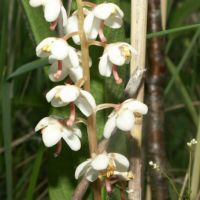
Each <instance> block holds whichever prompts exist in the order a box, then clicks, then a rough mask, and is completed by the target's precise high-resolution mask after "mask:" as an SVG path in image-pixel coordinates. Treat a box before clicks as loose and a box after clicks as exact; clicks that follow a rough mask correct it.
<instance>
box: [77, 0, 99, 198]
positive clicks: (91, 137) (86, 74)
mask: <svg viewBox="0 0 200 200" xmlns="http://www.w3.org/2000/svg"><path fill="white" fill-rule="evenodd" d="M76 2H77V6H78V19H79V20H78V21H79V24H78V26H79V36H80V42H81V54H82V55H81V56H82V58H81V60H82V67H83V80H84V89H85V90H86V91H88V92H90V71H89V45H88V41H87V39H86V36H85V33H84V30H83V23H84V13H83V2H82V0H76ZM87 132H88V142H89V150H90V156H91V157H93V156H94V155H95V154H96V153H98V152H97V138H96V116H95V114H92V115H91V116H89V117H88V119H87ZM93 189H94V199H95V200H101V187H100V184H99V182H98V181H95V183H94V187H93Z"/></svg>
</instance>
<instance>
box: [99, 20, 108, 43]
mask: <svg viewBox="0 0 200 200" xmlns="http://www.w3.org/2000/svg"><path fill="white" fill-rule="evenodd" d="M103 30H104V21H101V25H100V29H99V38H100V41H101V42H103V43H107V38H106V36H105V35H104V32H103Z"/></svg>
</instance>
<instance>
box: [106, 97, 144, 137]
mask: <svg viewBox="0 0 200 200" xmlns="http://www.w3.org/2000/svg"><path fill="white" fill-rule="evenodd" d="M147 111H148V107H147V106H146V105H145V104H144V103H142V102H140V101H137V100H134V99H128V100H126V101H124V102H123V103H122V104H121V105H120V106H119V108H118V109H117V110H114V111H113V112H112V113H111V114H110V115H109V117H108V121H107V122H106V124H105V127H104V133H103V135H104V137H105V138H109V137H110V136H111V134H113V133H114V132H115V130H116V128H119V129H120V130H122V131H130V130H131V129H132V128H133V126H134V122H135V115H136V116H137V115H138V114H139V115H145V114H146V113H147ZM134 114H135V115H134Z"/></svg>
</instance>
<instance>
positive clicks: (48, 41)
mask: <svg viewBox="0 0 200 200" xmlns="http://www.w3.org/2000/svg"><path fill="white" fill-rule="evenodd" d="M55 40H56V38H55V37H48V38H45V39H44V40H42V41H41V42H40V43H39V44H38V45H37V47H36V55H37V56H38V57H47V56H49V55H50V52H45V51H43V50H42V48H43V47H44V46H46V45H48V46H51V45H52V44H53V43H54V42H55Z"/></svg>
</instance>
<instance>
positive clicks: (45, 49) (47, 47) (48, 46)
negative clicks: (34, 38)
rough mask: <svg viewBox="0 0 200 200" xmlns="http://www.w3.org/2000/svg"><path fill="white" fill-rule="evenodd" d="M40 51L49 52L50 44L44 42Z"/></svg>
mask: <svg viewBox="0 0 200 200" xmlns="http://www.w3.org/2000/svg"><path fill="white" fill-rule="evenodd" d="M42 51H44V52H50V51H51V46H50V45H48V44H46V45H45V46H43V47H42Z"/></svg>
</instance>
